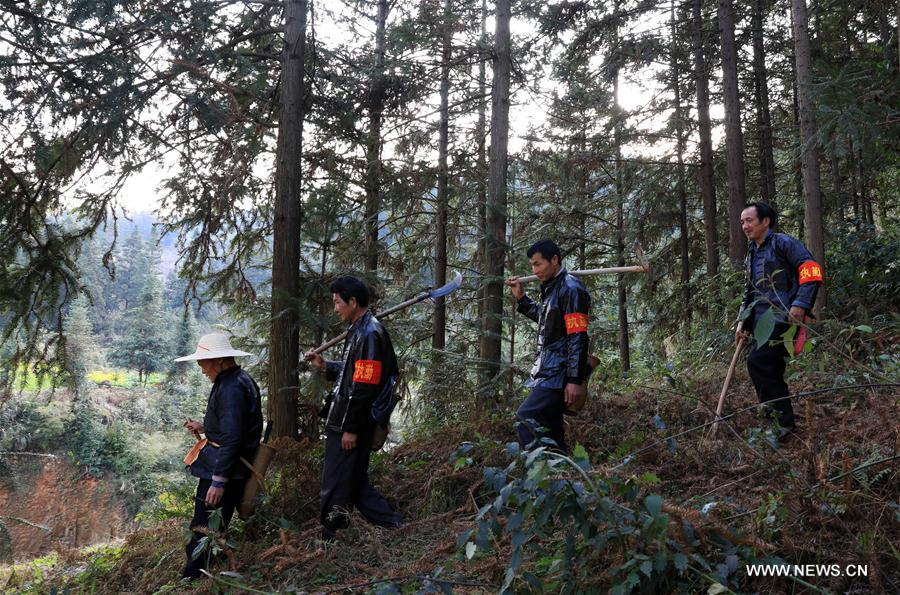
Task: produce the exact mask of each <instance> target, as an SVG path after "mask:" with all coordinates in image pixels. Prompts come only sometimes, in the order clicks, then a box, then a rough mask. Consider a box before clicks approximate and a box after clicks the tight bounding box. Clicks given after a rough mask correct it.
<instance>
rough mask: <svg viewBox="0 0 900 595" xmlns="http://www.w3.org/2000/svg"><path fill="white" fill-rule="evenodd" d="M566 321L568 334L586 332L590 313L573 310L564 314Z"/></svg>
mask: <svg viewBox="0 0 900 595" xmlns="http://www.w3.org/2000/svg"><path fill="white" fill-rule="evenodd" d="M563 318H564V319H565V321H566V334H567V335H571V334H574V333H584V332H587V329H588V315H587V314H582V313H581V312H573V313H571V314H566V315H565V316H563Z"/></svg>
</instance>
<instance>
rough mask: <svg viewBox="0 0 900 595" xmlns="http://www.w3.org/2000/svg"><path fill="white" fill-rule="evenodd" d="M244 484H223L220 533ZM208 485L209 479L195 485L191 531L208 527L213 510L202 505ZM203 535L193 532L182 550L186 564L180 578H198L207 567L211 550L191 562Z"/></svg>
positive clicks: (238, 501)
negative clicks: (185, 555)
mask: <svg viewBox="0 0 900 595" xmlns="http://www.w3.org/2000/svg"><path fill="white" fill-rule="evenodd" d="M245 483H246V480H244V479H232V480H230V481H228V482H227V483H226V484H225V493H224V494H223V495H222V500H221V502H220V503H219V507H220V508H221V509H222V525H221V526H220V527H219V530H220V531H221V530H223V529H225V527H227V526H228V523H229V522H230V521H231V517H232V516H234V511H235V509H236V508H237V506H238V504H240V502H241V496H242V495H243V494H244V484H245ZM210 485H212V480H209V479H201V480H200V481H199V483H198V484H197V494H196V495H195V496H194V516H193V517H192V518H191V529H192V530H193V529H196V528H205V527H208V526H209V516H210V515H211V514H212V512H213V510H215V509H213V508H208V507H207V506H206V504H205V503H204V502H205V500H206V491H207V490H209V487H210ZM205 535H206V534H205V533H202V532H200V531H193V534H192V535H191V540H190V541H189V542H188V544H187V546H185V548H184V551H185V553H186V554H187V563H186V564H185V566H184V570H182V571H181V576H183V577H190V578H198V577H199V576H200V570H201V569H205V568H206V567H207V565H208V563H209V557H210V554H211V553H212V548H208V549H207V550H205V551H204V552H203V553H202V554H200V555H199V556H198V557H197V558H196V559H195V560H191V556H192V555H193V554H194V550H195V549H197V546H198V545H199V544H200V540H201V539H203V538H204V537H205Z"/></svg>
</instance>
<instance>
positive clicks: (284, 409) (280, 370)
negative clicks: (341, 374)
mask: <svg viewBox="0 0 900 595" xmlns="http://www.w3.org/2000/svg"><path fill="white" fill-rule="evenodd" d="M284 5H285V8H284V21H285V24H284V49H283V50H282V55H281V94H280V98H279V104H280V105H279V107H280V115H279V124H278V146H277V152H276V161H275V214H274V230H273V238H272V244H273V247H272V328H271V339H270V346H269V399H268V414H269V420H270V422H271V424H272V437H274V438H277V437H279V436H290V437H294V436H296V434H297V394H298V393H297V389H298V386H299V381H298V378H297V364H298V362H299V361H300V335H299V326H298V315H297V311H296V308H295V306H294V300H296V299H297V298H298V296H299V293H300V225H301V217H302V211H301V202H300V184H301V181H302V177H301V151H302V148H303V116H304V111H303V100H304V98H303V90H304V81H303V75H304V54H305V49H306V9H307V0H285V3H284Z"/></svg>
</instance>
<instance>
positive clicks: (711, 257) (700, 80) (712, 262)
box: [692, 0, 719, 277]
mask: <svg viewBox="0 0 900 595" xmlns="http://www.w3.org/2000/svg"><path fill="white" fill-rule="evenodd" d="M702 8H703V0H693V6H692V16H693V19H692V20H693V25H694V26H693V36H694V78H695V79H696V84H697V125H698V128H699V132H700V193H701V194H702V195H703V226H704V228H705V229H706V272H707V274H708V275H709V276H711V277H712V276H715V275H717V274H718V273H719V252H718V244H719V238H718V231H717V229H716V185H715V177H714V173H713V150H712V125H711V123H710V118H709V75H708V74H707V72H706V56H705V52H704V43H703V13H702Z"/></svg>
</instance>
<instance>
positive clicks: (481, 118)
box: [475, 0, 488, 321]
mask: <svg viewBox="0 0 900 595" xmlns="http://www.w3.org/2000/svg"><path fill="white" fill-rule="evenodd" d="M486 48H487V0H481V38H480V39H479V43H478V51H479V54H480V53H481V52H484V51H485V49H486ZM485 62H486V61H485V60H484V57H483V56H479V58H478V123H477V124H476V127H475V138H476V142H477V145H478V148H477V159H478V163H477V164H476V167H475V178H476V179H475V188H476V200H477V201H478V207H477V209H478V258H479V259H480V263H479V264H480V265H482V268H481V272H482V273H483V274H485V275H486V274H487V271H486V270H485V269H484V268H483V265H484V262H485V255H484V253H485V238H486V237H487V223H486V219H487V214H486V213H487V183H486V180H487V170H488V167H487V151H486V150H485V145H486V143H485V136H486V135H487V68H486V66H485ZM476 299H477V300H478V320H479V321H483V320H484V284H483V283H480V284H479V285H478V289H477V290H476Z"/></svg>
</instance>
